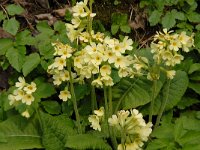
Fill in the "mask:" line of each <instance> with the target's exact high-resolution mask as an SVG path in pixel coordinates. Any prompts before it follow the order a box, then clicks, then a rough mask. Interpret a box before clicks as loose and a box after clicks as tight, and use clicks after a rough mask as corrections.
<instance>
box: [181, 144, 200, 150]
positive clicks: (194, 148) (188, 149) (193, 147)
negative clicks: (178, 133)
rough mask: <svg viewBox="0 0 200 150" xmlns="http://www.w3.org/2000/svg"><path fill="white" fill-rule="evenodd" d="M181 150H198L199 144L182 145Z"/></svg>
mask: <svg viewBox="0 0 200 150" xmlns="http://www.w3.org/2000/svg"><path fill="white" fill-rule="evenodd" d="M183 150H200V144H188V145H184V147H183Z"/></svg>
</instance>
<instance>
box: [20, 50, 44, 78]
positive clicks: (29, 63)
mask: <svg viewBox="0 0 200 150" xmlns="http://www.w3.org/2000/svg"><path fill="white" fill-rule="evenodd" d="M39 63H40V55H39V54H38V53H32V54H30V55H29V56H26V60H25V63H24V65H23V67H22V72H23V75H24V76H27V75H28V74H29V73H30V72H31V71H33V69H35V68H36V67H37V66H38V64H39Z"/></svg>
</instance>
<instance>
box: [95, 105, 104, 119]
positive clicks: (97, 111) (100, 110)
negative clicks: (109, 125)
mask: <svg viewBox="0 0 200 150" xmlns="http://www.w3.org/2000/svg"><path fill="white" fill-rule="evenodd" d="M94 114H95V115H97V116H98V117H103V116H104V107H100V109H99V110H94Z"/></svg>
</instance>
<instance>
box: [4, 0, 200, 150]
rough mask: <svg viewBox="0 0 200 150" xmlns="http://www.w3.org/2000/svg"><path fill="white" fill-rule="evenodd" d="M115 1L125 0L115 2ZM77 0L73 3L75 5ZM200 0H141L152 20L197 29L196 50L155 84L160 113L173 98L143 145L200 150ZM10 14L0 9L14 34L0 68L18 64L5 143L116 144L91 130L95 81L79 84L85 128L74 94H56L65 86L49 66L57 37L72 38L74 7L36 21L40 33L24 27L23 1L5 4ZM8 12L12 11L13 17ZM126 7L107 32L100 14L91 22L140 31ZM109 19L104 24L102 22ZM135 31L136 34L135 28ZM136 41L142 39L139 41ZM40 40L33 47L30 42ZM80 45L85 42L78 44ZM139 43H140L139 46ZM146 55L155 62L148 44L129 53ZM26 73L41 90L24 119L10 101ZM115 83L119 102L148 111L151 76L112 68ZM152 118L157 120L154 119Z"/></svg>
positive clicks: (57, 149) (58, 149) (55, 147)
mask: <svg viewBox="0 0 200 150" xmlns="http://www.w3.org/2000/svg"><path fill="white" fill-rule="evenodd" d="M112 2H113V4H115V5H116V6H118V5H123V2H124V1H120V0H115V1H112ZM75 3H76V1H73V2H72V5H74V4H75ZM198 5H199V4H198V1H197V0H141V1H140V7H141V8H144V9H145V10H146V11H147V14H148V21H149V23H150V25H151V26H152V28H153V27H155V26H157V27H159V26H162V27H163V28H168V29H174V30H176V29H178V31H177V32H179V31H187V32H188V33H192V32H195V39H194V44H195V48H194V50H191V51H190V52H189V53H188V54H185V56H184V57H185V58H184V59H185V60H184V61H183V62H182V63H181V64H180V65H178V66H176V67H174V68H173V69H175V70H177V72H176V76H175V78H174V79H173V80H171V81H170V85H169V89H167V84H166V83H167V79H166V77H164V76H163V75H161V76H160V79H159V80H158V81H157V83H156V91H155V95H154V97H155V105H154V107H153V115H154V117H156V115H158V113H159V110H160V109H161V106H162V103H163V101H164V100H165V99H166V98H167V97H168V101H167V103H166V107H165V109H164V114H163V115H164V116H163V117H162V118H161V120H162V121H161V124H160V125H159V126H158V127H157V128H155V129H154V130H153V133H152V135H151V140H149V141H148V142H147V144H146V145H145V146H144V149H147V150H157V149H158V150H160V149H161V150H165V149H183V150H199V149H200V144H199V139H200V127H199V124H200V112H199V111H198V110H199V102H200V101H199V99H200V61H199V57H200V14H199V11H198V10H197V8H198V7H199V6H198ZM5 9H6V11H7V14H5V12H4V11H0V22H1V27H2V29H3V30H4V31H6V32H8V33H9V34H11V36H12V38H2V39H0V68H2V69H3V70H8V69H9V68H12V72H11V75H10V76H9V84H10V85H9V86H10V87H9V89H8V90H7V91H6V90H4V91H0V149H2V150H13V149H16V150H18V149H34V148H38V149H46V150H65V149H103V150H106V149H108V150H110V149H112V147H111V144H110V143H111V142H110V139H108V133H106V132H107V131H108V129H107V127H106V126H105V125H102V126H103V127H102V128H105V129H106V130H105V131H106V132H105V133H103V132H98V131H95V132H94V131H92V130H91V128H89V122H88V115H90V114H91V113H92V110H91V104H90V99H91V97H90V93H91V90H92V89H91V86H90V85H89V81H87V82H86V84H82V85H80V84H74V87H75V88H74V89H75V95H76V99H77V102H78V110H79V111H80V114H81V125H82V126H83V132H84V133H83V134H78V132H77V121H76V120H75V113H74V110H73V104H72V101H70V100H69V101H67V102H62V101H61V100H59V99H58V95H59V91H60V90H61V89H62V90H63V89H64V88H65V85H61V88H60V87H55V86H53V84H52V82H51V79H50V77H49V75H47V73H46V70H47V67H48V65H50V64H51V63H52V60H53V57H54V56H53V53H54V48H53V46H52V42H55V41H56V40H59V41H61V42H63V43H68V44H73V43H70V41H69V39H68V38H67V36H66V27H65V23H66V22H69V21H70V20H71V19H72V14H71V13H70V11H67V12H66V15H65V21H56V22H55V23H54V25H52V26H50V25H48V23H47V21H41V22H39V23H37V24H36V30H37V32H38V34H37V35H33V34H32V31H29V30H28V29H25V30H20V22H19V20H18V16H20V15H22V14H23V13H24V12H25V10H24V8H22V7H21V6H20V5H15V4H11V5H8V6H7V7H6V8H5ZM7 15H8V17H9V18H7ZM128 18H129V16H128V13H127V14H126V13H121V12H113V13H112V15H111V18H110V20H111V22H110V24H111V28H108V30H109V29H110V31H108V32H107V31H106V30H107V28H106V27H105V26H106V25H105V24H104V23H102V22H103V21H101V20H94V22H93V28H94V29H95V31H101V32H104V33H106V35H111V34H112V35H113V36H116V37H117V36H118V35H119V36H120V38H121V39H122V36H121V35H120V34H123V35H125V34H129V33H130V35H132V33H134V32H133V31H132V30H131V28H130V26H129V25H128ZM104 25H105V26H104ZM133 35H134V34H133ZM136 45H137V41H136ZM30 47H34V51H33V50H32V49H30ZM79 48H80V47H79ZM136 48H137V46H136ZM135 54H136V55H138V56H145V57H147V58H148V59H149V61H150V64H151V63H152V62H153V58H152V54H151V53H150V49H149V48H144V49H141V50H139V51H133V52H131V55H135ZM20 75H23V76H25V77H26V78H27V80H29V81H34V82H35V83H36V85H37V91H36V92H35V93H34V96H35V98H36V100H35V103H34V105H33V106H31V107H30V110H31V115H32V116H31V118H29V119H25V118H23V117H22V116H20V115H16V113H17V112H16V110H17V111H19V112H20V113H22V112H24V111H25V106H24V105H20V106H18V107H17V108H16V110H15V109H14V108H13V106H11V105H10V104H9V100H8V95H9V94H11V93H12V92H13V91H14V90H15V87H14V83H15V82H16V81H17V78H18V76H20ZM111 76H112V78H113V79H114V83H115V85H114V86H113V87H112V96H113V106H114V108H116V106H118V105H119V106H118V107H119V109H125V110H127V109H132V108H137V109H139V110H140V111H141V112H142V114H143V116H145V118H148V117H147V116H148V114H149V107H150V102H151V96H152V82H151V81H149V80H147V79H146V78H145V77H135V78H133V79H129V78H125V79H121V80H120V78H119V76H118V75H117V71H116V70H112V74H111ZM96 93H97V94H96V98H97V101H98V102H99V106H103V105H104V104H103V91H102V90H101V89H96ZM153 123H154V122H153Z"/></svg>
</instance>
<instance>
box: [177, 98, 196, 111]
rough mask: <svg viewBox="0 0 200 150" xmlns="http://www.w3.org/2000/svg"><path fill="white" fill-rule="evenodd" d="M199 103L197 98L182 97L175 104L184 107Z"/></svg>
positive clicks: (180, 107)
mask: <svg viewBox="0 0 200 150" xmlns="http://www.w3.org/2000/svg"><path fill="white" fill-rule="evenodd" d="M197 103H200V101H199V100H198V99H195V98H192V97H183V98H182V100H181V101H180V102H179V103H178V104H177V107H178V108H179V109H185V108H186V107H189V106H192V105H193V104H197Z"/></svg>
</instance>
